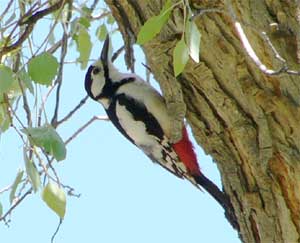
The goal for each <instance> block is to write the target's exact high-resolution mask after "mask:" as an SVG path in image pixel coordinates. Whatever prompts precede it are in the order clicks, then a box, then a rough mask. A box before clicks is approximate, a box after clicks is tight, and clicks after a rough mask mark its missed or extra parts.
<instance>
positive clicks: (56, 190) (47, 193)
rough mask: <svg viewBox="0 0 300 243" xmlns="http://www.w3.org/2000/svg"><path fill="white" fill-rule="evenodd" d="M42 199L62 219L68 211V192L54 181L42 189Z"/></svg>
mask: <svg viewBox="0 0 300 243" xmlns="http://www.w3.org/2000/svg"><path fill="white" fill-rule="evenodd" d="M42 199H43V200H44V202H45V203H46V204H47V205H48V207H49V208H51V209H52V210H53V211H54V212H55V213H56V214H57V215H58V216H59V217H60V218H61V219H62V218H64V216H65V213H66V194H65V192H64V191H63V190H62V189H61V188H60V187H59V186H58V185H57V184H56V183H53V182H48V184H47V185H46V186H45V187H44V189H43V191H42Z"/></svg>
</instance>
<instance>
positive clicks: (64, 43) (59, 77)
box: [51, 0, 73, 128]
mask: <svg viewBox="0 0 300 243" xmlns="http://www.w3.org/2000/svg"><path fill="white" fill-rule="evenodd" d="M72 2H73V1H72V0H70V1H69V5H68V6H69V9H68V15H67V20H66V23H63V24H62V25H63V29H64V32H63V37H62V45H61V54H60V65H59V70H58V75H57V78H56V80H55V84H57V89H56V102H55V108H54V114H53V117H52V119H51V125H52V126H53V127H54V128H56V126H57V124H56V123H57V116H58V109H59V103H60V89H61V85H62V78H63V68H64V61H65V58H66V55H67V49H68V38H69V35H68V32H67V31H68V27H69V21H70V20H71V17H72Z"/></svg>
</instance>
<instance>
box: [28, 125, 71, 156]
mask: <svg viewBox="0 0 300 243" xmlns="http://www.w3.org/2000/svg"><path fill="white" fill-rule="evenodd" d="M22 131H23V132H24V133H26V134H27V136H28V139H29V140H30V142H31V143H32V144H34V145H36V146H38V147H41V148H43V149H45V151H46V152H47V153H49V154H51V155H53V156H54V158H55V159H56V160H58V161H60V160H64V159H65V158H66V154H67V151H66V146H65V144H64V142H63V140H62V139H61V137H60V136H59V134H58V133H57V132H56V131H55V129H54V128H53V127H52V126H50V125H45V126H43V127H36V128H27V129H26V130H25V129H24V130H22Z"/></svg>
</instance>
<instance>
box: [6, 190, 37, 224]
mask: <svg viewBox="0 0 300 243" xmlns="http://www.w3.org/2000/svg"><path fill="white" fill-rule="evenodd" d="M31 192H32V188H30V189H29V190H28V191H27V192H25V194H24V195H23V196H22V197H20V198H19V199H18V200H16V201H15V203H14V204H13V205H12V206H11V207H10V208H9V209H8V210H7V212H6V213H5V214H3V215H2V216H1V217H0V221H2V220H5V219H6V217H7V216H8V215H9V214H10V213H11V212H12V211H13V210H14V209H15V208H16V207H17V206H18V205H19V204H20V203H21V202H22V201H23V200H24V199H25V198H26V197H27V196H28V195H29V194H31Z"/></svg>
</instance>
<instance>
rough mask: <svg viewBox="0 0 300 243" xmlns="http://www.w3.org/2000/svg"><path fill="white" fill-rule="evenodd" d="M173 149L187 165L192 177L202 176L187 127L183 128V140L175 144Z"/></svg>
mask: <svg viewBox="0 0 300 243" xmlns="http://www.w3.org/2000/svg"><path fill="white" fill-rule="evenodd" d="M173 148H174V150H175V152H176V154H177V155H178V157H179V159H180V160H181V161H182V162H183V163H184V164H185V166H186V167H187V169H188V171H189V172H190V174H191V175H193V176H197V175H201V172H200V168H199V165H198V162H197V156H196V153H195V151H194V147H193V144H192V142H191V141H190V139H189V136H188V133H187V130H186V127H185V126H183V128H182V138H181V140H180V141H179V142H177V143H174V144H173Z"/></svg>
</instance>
